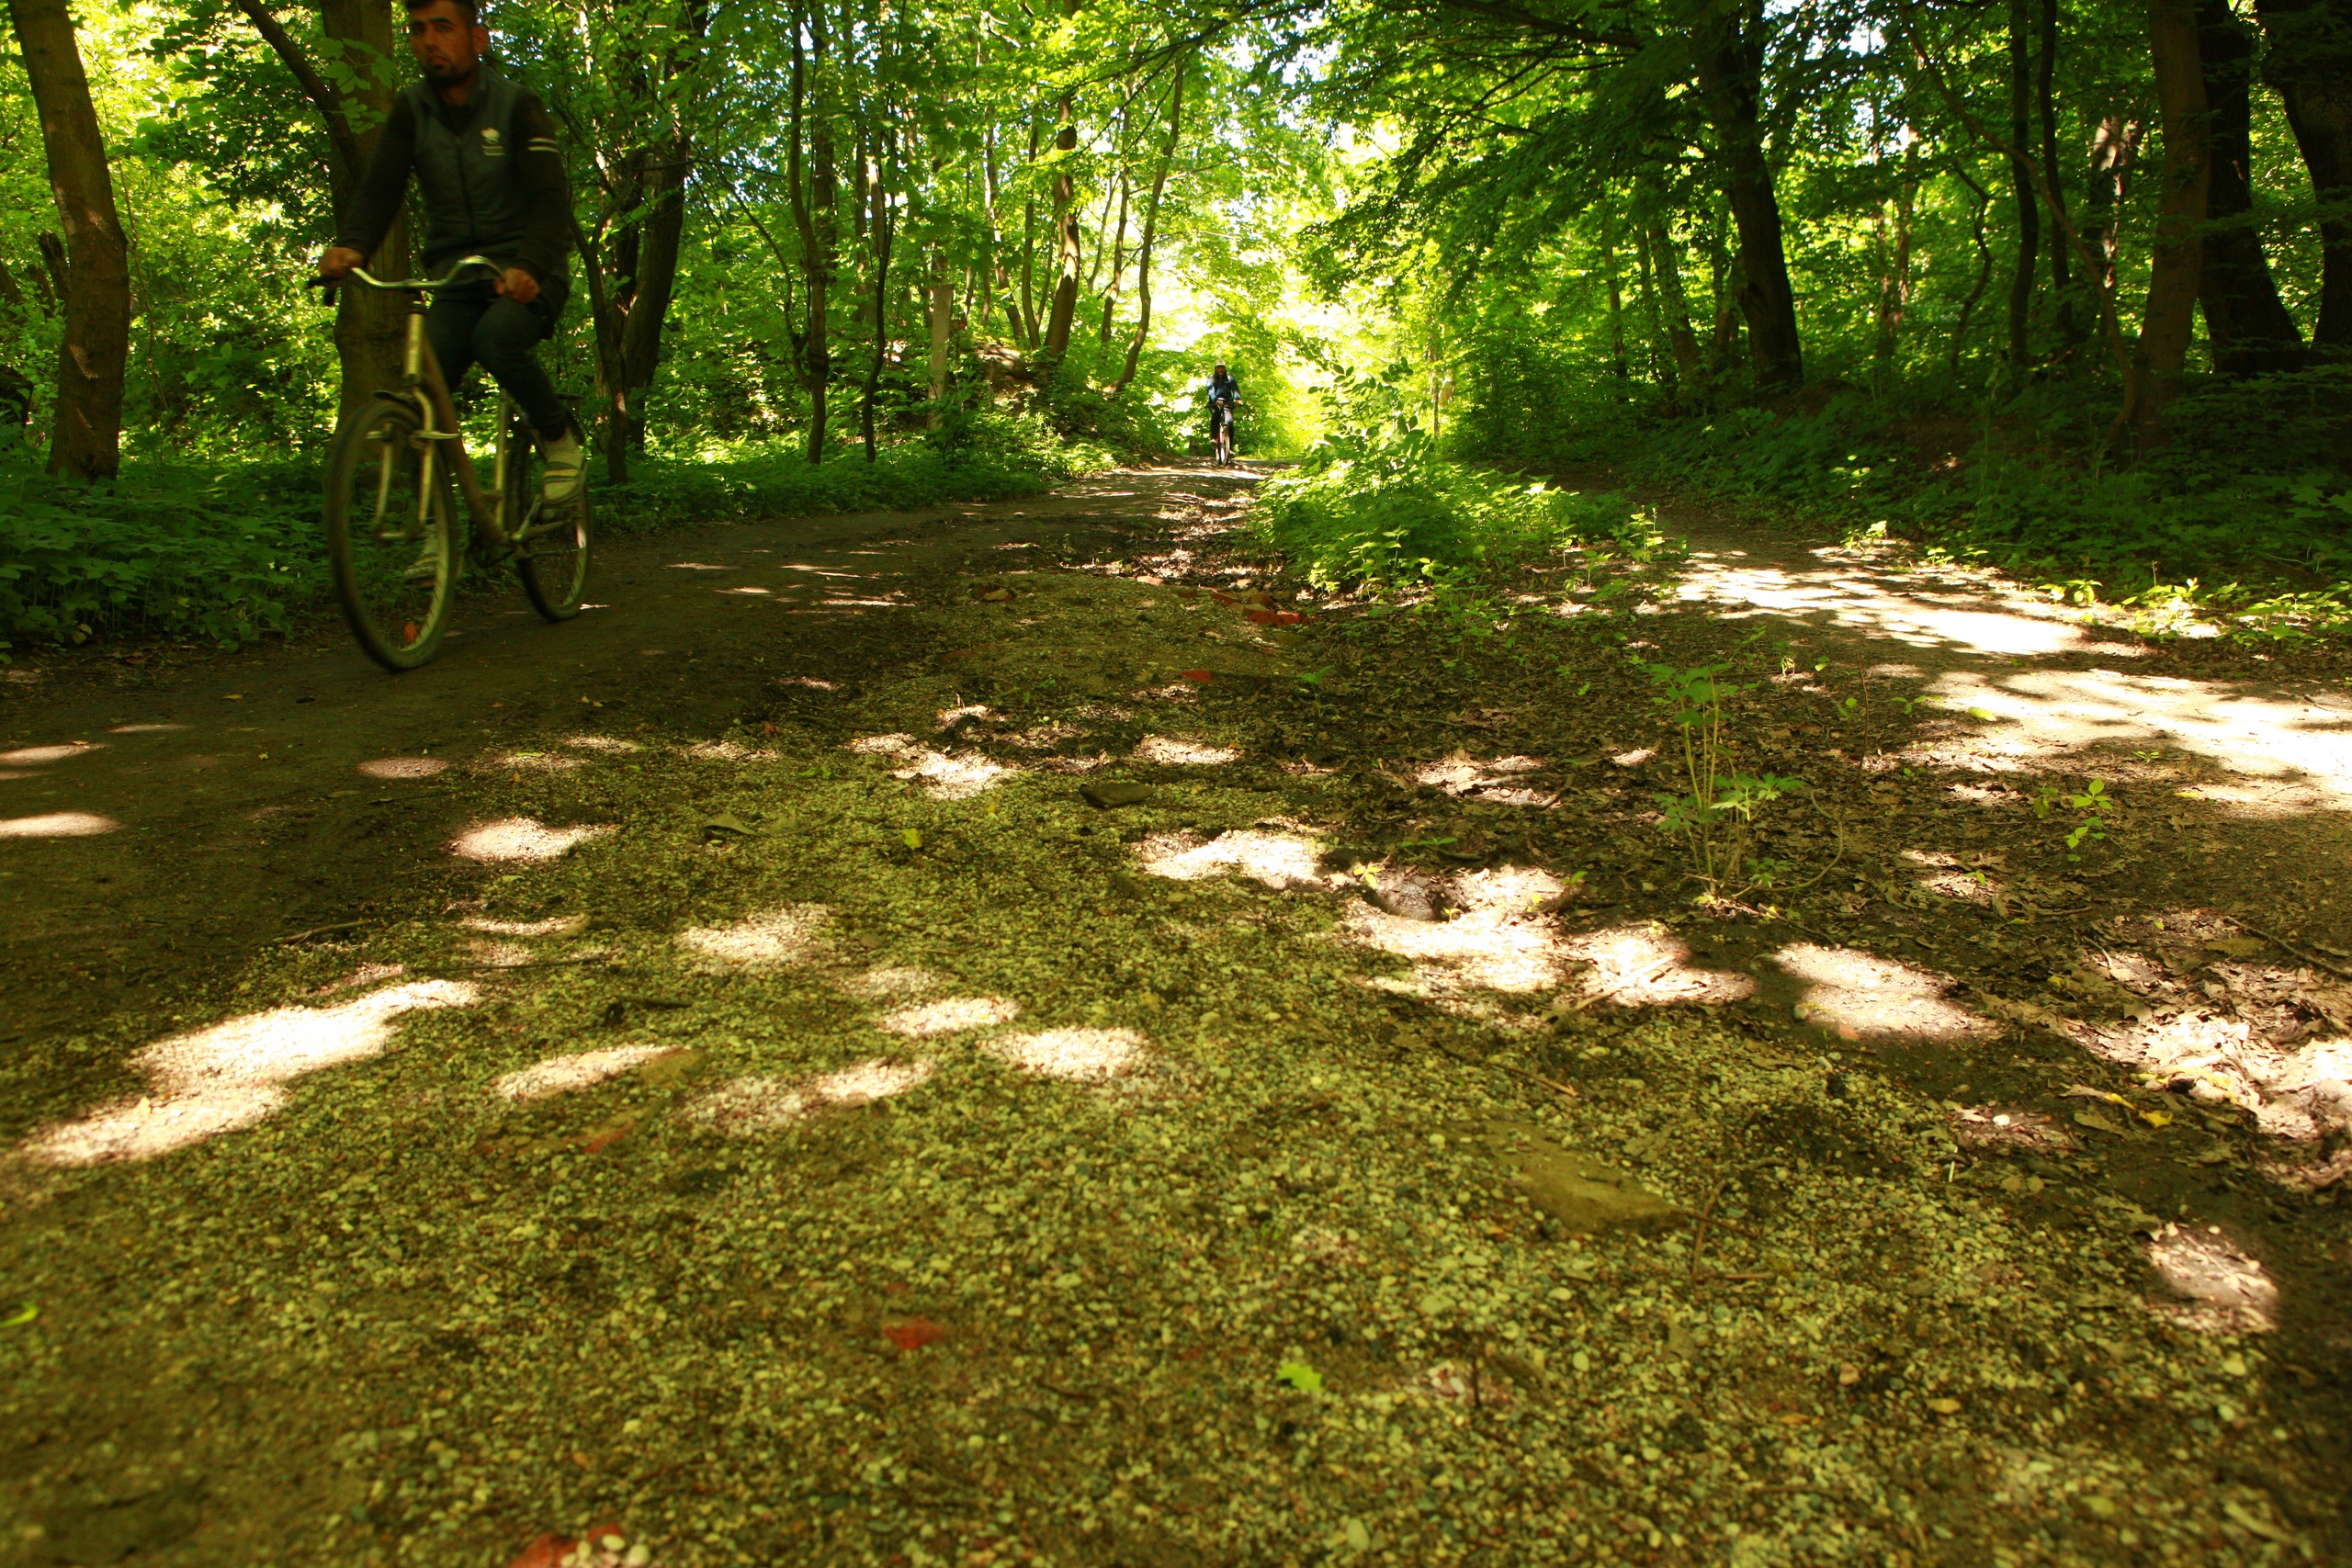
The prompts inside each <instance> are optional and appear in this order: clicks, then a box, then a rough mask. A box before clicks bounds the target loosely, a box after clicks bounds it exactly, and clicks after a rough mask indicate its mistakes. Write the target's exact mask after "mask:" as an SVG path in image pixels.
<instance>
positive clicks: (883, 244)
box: [858, 130, 898, 463]
mask: <svg viewBox="0 0 2352 1568" xmlns="http://www.w3.org/2000/svg"><path fill="white" fill-rule="evenodd" d="M876 141H878V142H879V145H878V147H877V148H876V152H875V157H874V174H873V178H872V180H871V181H870V182H869V185H870V187H871V189H870V194H871V196H872V198H873V202H874V220H873V228H872V232H873V236H874V358H873V359H872V360H871V361H870V362H869V363H868V364H867V366H866V369H865V397H864V399H863V400H861V406H860V408H859V410H858V427H859V429H860V430H862V431H863V432H864V433H865V460H866V461H867V462H869V463H871V462H873V461H874V460H875V459H876V457H879V456H880V455H881V448H880V446H879V445H878V444H877V443H876V440H875V435H874V400H875V397H876V394H878V393H879V392H880V391H881V389H882V363H883V360H884V358H885V357H886V356H887V355H888V354H889V352H890V247H891V243H892V242H893V241H894V240H895V239H896V238H897V237H898V223H897V221H896V220H895V218H894V217H893V215H892V213H891V210H890V159H891V155H892V153H893V152H895V151H896V148H895V146H894V145H893V138H892V137H891V136H890V135H889V133H888V130H885V131H884V132H882V133H881V134H880V135H879V136H878V137H877V138H876Z"/></svg>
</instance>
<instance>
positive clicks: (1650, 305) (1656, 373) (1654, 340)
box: [1634, 223, 1682, 414]
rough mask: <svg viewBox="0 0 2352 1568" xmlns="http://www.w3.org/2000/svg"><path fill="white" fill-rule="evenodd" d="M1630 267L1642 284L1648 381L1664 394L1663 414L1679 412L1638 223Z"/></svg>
mask: <svg viewBox="0 0 2352 1568" xmlns="http://www.w3.org/2000/svg"><path fill="white" fill-rule="evenodd" d="M1655 266H1656V262H1655V260H1654V258H1653V257H1652V256H1651V254H1650V236H1649V231H1648V230H1646V229H1645V228H1644V227H1643V226H1642V225H1641V224H1639V223H1635V224H1634V270H1635V274H1636V276H1639V278H1640V280H1641V285H1642V317H1643V320H1644V321H1645V323H1646V324H1647V325H1648V327H1649V333H1648V334H1647V336H1648V343H1647V346H1648V349H1649V361H1650V379H1651V380H1653V381H1656V382H1657V384H1658V387H1659V389H1661V390H1663V391H1664V392H1665V393H1666V412H1668V413H1670V414H1671V413H1679V412H1682V387H1681V383H1680V381H1679V378H1677V377H1676V375H1675V373H1674V357H1673V355H1671V354H1669V353H1668V352H1667V348H1666V324H1665V321H1664V320H1663V318H1662V317H1661V315H1660V314H1659V311H1658V308H1657V284H1656V283H1655V281H1654V280H1653V277H1652V273H1653V269H1654V268H1655Z"/></svg>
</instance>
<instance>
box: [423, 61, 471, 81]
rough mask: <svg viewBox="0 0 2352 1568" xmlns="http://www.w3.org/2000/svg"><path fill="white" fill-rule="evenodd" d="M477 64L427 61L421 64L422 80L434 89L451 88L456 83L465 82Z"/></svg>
mask: <svg viewBox="0 0 2352 1568" xmlns="http://www.w3.org/2000/svg"><path fill="white" fill-rule="evenodd" d="M477 63H479V62H473V61H469V62H466V63H465V64H463V65H460V64H458V62H456V61H453V60H452V61H441V60H427V61H424V62H422V64H423V65H424V79H425V80H426V81H428V82H430V83H432V84H433V85H435V86H436V87H453V86H455V85H458V83H460V82H463V81H465V80H466V79H467V78H469V77H470V76H471V75H472V74H473V73H474V67H475V65H476V64H477Z"/></svg>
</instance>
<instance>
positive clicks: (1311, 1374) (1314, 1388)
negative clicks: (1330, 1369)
mask: <svg viewBox="0 0 2352 1568" xmlns="http://www.w3.org/2000/svg"><path fill="white" fill-rule="evenodd" d="M1274 1381H1275V1382H1286V1383H1288V1384H1290V1386H1291V1387H1293V1388H1295V1389H1296V1390H1298V1392H1299V1393H1322V1392H1323V1374H1322V1373H1321V1372H1318V1371H1316V1370H1315V1369H1314V1368H1313V1367H1310V1366H1308V1365H1307V1364H1306V1362H1305V1361H1284V1362H1283V1364H1282V1365H1281V1366H1279V1367H1276V1368H1275V1369H1274Z"/></svg>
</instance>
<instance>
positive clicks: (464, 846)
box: [449, 817, 620, 861]
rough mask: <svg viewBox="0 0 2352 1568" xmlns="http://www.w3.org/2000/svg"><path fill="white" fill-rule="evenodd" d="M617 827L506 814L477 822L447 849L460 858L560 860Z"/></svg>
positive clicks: (480, 859)
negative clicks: (557, 824)
mask: <svg viewBox="0 0 2352 1568" xmlns="http://www.w3.org/2000/svg"><path fill="white" fill-rule="evenodd" d="M619 830H620V829H617V828H614V827H611V826H609V825H605V824H594V823H590V824H582V825H581V826H579V827H573V828H551V827H549V826H548V824H546V823H544V822H541V821H539V820H538V819H537V818H531V817H506V818H500V819H499V820H498V821H495V822H478V823H476V824H474V825H473V826H472V827H470V828H468V829H466V830H465V831H464V832H462V833H459V834H458V836H457V837H456V838H454V839H452V840H449V852H450V853H451V854H453V855H456V856H458V858H459V859H461V860H476V861H547V860H560V859H562V858H563V857H564V856H565V855H568V854H570V853H571V852H572V851H573V850H575V849H577V848H579V847H580V846H581V845H582V844H584V843H587V842H588V841H590V840H594V839H601V838H604V837H605V836H606V835H607V834H611V833H616V832H618V831H619Z"/></svg>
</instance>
